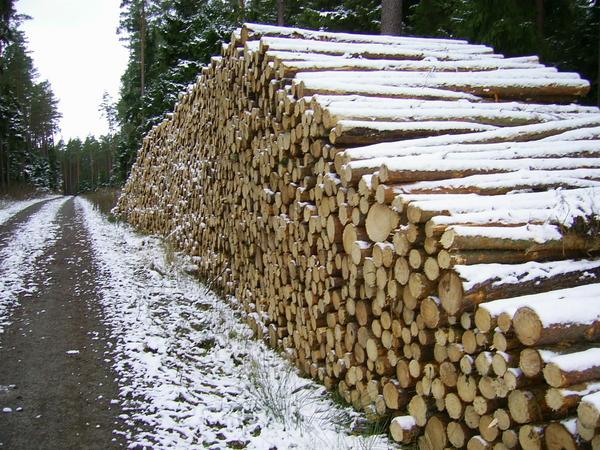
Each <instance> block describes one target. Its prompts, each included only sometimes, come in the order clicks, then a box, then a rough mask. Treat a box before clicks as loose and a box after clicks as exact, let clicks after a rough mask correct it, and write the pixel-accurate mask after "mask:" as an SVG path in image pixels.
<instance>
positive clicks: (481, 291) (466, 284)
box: [438, 260, 600, 314]
mask: <svg viewBox="0 0 600 450" xmlns="http://www.w3.org/2000/svg"><path fill="white" fill-rule="evenodd" d="M457 269H458V270H457ZM531 273H535V274H536V276H531ZM598 274H600V262H597V261H594V260H581V261H578V262H577V263H575V262H574V261H570V260H567V261H553V262H548V263H525V264H519V265H516V266H514V265H507V266H498V265H494V266H486V265H481V266H479V265H475V266H469V267H460V268H455V271H450V272H447V273H445V274H443V275H442V276H441V277H440V281H439V285H438V292H439V296H440V300H441V301H442V306H443V307H444V309H445V310H446V311H447V312H448V313H449V314H457V313H458V312H459V311H462V310H468V309H470V308H473V307H474V306H475V305H477V304H479V303H482V302H484V301H488V302H489V301H491V300H497V299H499V298H507V297H513V296H515V295H520V296H523V295H524V294H527V293H530V292H544V291H549V290H552V289H555V288H556V287H559V286H577V285H582V284H588V283H589V282H590V280H592V281H593V280H594V279H595V278H596V277H597V276H598Z"/></svg>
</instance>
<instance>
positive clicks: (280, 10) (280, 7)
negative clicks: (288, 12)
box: [277, 0, 285, 27]
mask: <svg viewBox="0 0 600 450" xmlns="http://www.w3.org/2000/svg"><path fill="white" fill-rule="evenodd" d="M284 12H285V2H284V0H277V25H279V26H280V27H282V26H284V25H285V22H284V17H283V14H284Z"/></svg>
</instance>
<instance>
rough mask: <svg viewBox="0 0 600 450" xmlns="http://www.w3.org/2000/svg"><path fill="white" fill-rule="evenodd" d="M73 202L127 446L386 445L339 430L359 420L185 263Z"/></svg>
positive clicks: (155, 242)
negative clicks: (258, 335) (93, 268)
mask: <svg viewBox="0 0 600 450" xmlns="http://www.w3.org/2000/svg"><path fill="white" fill-rule="evenodd" d="M76 205H77V208H78V209H79V210H80V211H82V212H83V213H84V216H85V223H86V227H87V229H88V231H89V233H90V236H91V239H92V242H93V247H94V248H93V250H94V254H95V257H96V259H97V263H98V265H99V267H98V269H99V271H100V273H101V274H103V276H102V277H101V278H102V279H101V280H99V283H100V295H101V298H102V308H103V312H104V317H105V322H106V324H107V326H108V328H109V330H110V332H111V334H112V336H113V338H114V340H115V342H116V344H115V346H114V349H113V350H114V355H113V358H114V361H115V370H116V372H117V374H118V377H119V380H118V381H119V386H120V401H121V404H122V406H123V408H124V410H125V411H126V414H124V415H123V416H122V417H121V418H122V419H124V420H125V421H126V423H127V424H128V427H129V428H130V429H131V430H132V431H130V432H129V434H128V436H127V438H128V440H129V442H130V447H136V446H148V447H151V448H169V449H173V448H185V449H200V448H214V449H220V448H249V449H269V448H277V449H288V448H289V449H291V448H294V449H313V448H314V449H322V448H328V449H346V448H361V449H363V448H368V449H374V448H386V449H387V448H395V446H394V445H393V444H392V443H391V442H389V441H388V440H387V439H386V438H385V437H383V436H370V437H364V436H350V435H348V430H349V424H350V423H351V422H352V421H354V420H356V419H357V418H358V414H357V413H356V412H354V411H352V410H350V409H348V408H343V407H340V406H339V405H338V404H336V403H334V402H333V401H332V400H331V397H330V395H329V394H328V393H327V392H326V390H325V389H324V388H323V387H322V386H320V385H318V384H316V383H314V382H313V381H311V380H307V379H303V378H300V377H299V376H298V375H297V372H296V371H295V369H293V368H292V366H291V365H290V364H289V363H288V362H287V361H286V360H284V359H283V358H282V357H281V356H280V355H279V354H277V353H276V352H274V351H272V350H271V349H269V348H268V347H267V346H266V345H265V344H264V343H263V342H259V341H256V340H254V339H252V337H251V331H250V329H249V328H248V327H247V326H246V325H244V324H243V323H242V321H241V320H240V319H239V317H238V316H239V315H238V314H237V313H236V311H235V309H234V308H232V306H231V305H230V304H228V301H226V300H224V299H222V298H219V297H217V296H216V295H214V294H213V293H211V292H210V291H209V290H208V289H207V288H205V287H204V286H203V285H202V284H200V283H198V282H197V281H196V280H194V279H192V277H190V276H189V275H187V274H185V273H184V272H183V270H181V269H180V268H181V267H189V266H190V264H191V263H190V261H189V260H188V259H186V258H184V257H182V256H180V255H177V254H174V253H173V252H170V251H168V249H167V251H165V247H164V246H163V245H162V244H161V241H159V240H158V239H155V238H149V237H142V236H140V235H138V234H135V233H134V232H132V231H130V230H131V229H130V228H129V227H128V226H126V225H122V224H111V223H109V222H107V221H106V220H105V219H103V218H102V216H101V215H100V214H99V213H98V212H97V211H95V210H94V209H93V207H92V205H91V204H90V203H88V202H87V201H86V200H82V199H79V198H78V199H77V200H76Z"/></svg>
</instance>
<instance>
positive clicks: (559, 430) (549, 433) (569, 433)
mask: <svg viewBox="0 0 600 450" xmlns="http://www.w3.org/2000/svg"><path fill="white" fill-rule="evenodd" d="M544 440H545V442H546V446H547V448H548V450H562V449H564V450H579V449H582V448H584V443H583V441H582V439H581V438H580V436H579V435H578V434H577V428H576V424H575V418H571V419H568V420H563V421H560V422H552V423H550V424H549V425H548V426H547V427H546V432H545V433H544Z"/></svg>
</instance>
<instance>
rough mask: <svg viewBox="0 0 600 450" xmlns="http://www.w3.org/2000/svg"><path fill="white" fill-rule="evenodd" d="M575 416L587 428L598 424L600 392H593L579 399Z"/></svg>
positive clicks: (599, 424) (599, 423)
mask: <svg viewBox="0 0 600 450" xmlns="http://www.w3.org/2000/svg"><path fill="white" fill-rule="evenodd" d="M577 418H578V419H579V420H580V421H581V423H582V424H583V426H585V427H587V428H597V427H599V426H600V394H599V393H597V392H595V393H592V394H588V395H586V396H585V397H583V398H582V399H581V402H580V403H579V406H578V407H577Z"/></svg>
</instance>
